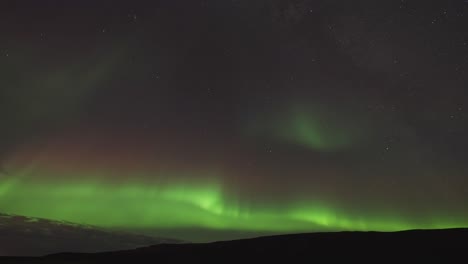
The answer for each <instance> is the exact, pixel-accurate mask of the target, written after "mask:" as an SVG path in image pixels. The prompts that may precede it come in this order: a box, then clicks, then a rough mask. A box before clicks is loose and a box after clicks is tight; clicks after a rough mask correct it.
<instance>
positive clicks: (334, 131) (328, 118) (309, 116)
mask: <svg viewBox="0 0 468 264" xmlns="http://www.w3.org/2000/svg"><path fill="white" fill-rule="evenodd" d="M286 116H287V118H286V119H285V120H284V121H283V122H278V124H279V126H278V127H277V128H276V130H277V133H278V135H279V136H280V137H281V138H282V139H283V140H286V141H289V142H292V143H295V144H298V145H302V146H304V147H307V148H311V149H315V150H318V151H335V150H338V149H341V148H345V147H349V146H351V145H352V144H353V143H355V141H356V140H357V139H358V133H357V130H358V129H357V128H356V127H355V126H354V125H352V124H349V123H348V122H349V121H348V120H347V118H346V117H345V116H339V115H336V114H330V113H329V111H327V110H326V109H321V108H317V109H315V110H312V109H309V108H306V107H296V108H294V109H293V110H291V111H290V112H289V113H288V115H286Z"/></svg>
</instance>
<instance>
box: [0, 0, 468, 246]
mask: <svg viewBox="0 0 468 264" xmlns="http://www.w3.org/2000/svg"><path fill="white" fill-rule="evenodd" d="M0 19H1V23H0V32H1V36H0V38H1V41H0V120H1V125H0V128H1V130H0V211H1V212H4V213H13V214H21V215H27V216H36V217H44V218H49V219H54V220H67V221H72V222H77V223H83V224H91V225H96V226H101V227H105V228H118V229H124V230H132V231H135V230H136V231H138V232H143V233H145V232H146V233H152V234H156V235H158V234H163V235H166V236H172V237H175V238H183V239H188V240H199V241H210V240H214V239H227V238H232V237H243V236H247V234H252V233H255V232H256V233H258V232H261V233H262V234H263V233H264V234H273V233H291V232H312V231H336V230H380V231H393V230H403V229H412V228H447V227H467V226H468V210H467V209H466V204H467V203H468V163H467V162H466V160H467V159H468V150H467V148H468V138H467V137H466V135H468V91H467V88H468V87H467V85H468V3H467V2H466V1H459V0H453V1H452V0H451V1H432V2H431V3H429V2H427V1H412V0H401V1H385V2H382V1H370V0H360V1H341V0H340V1H339V0H326V1H325V0H270V1H242V0H216V1H215V0H176V1H173V0H172V1H169V0H155V1H146V2H143V1H141V2H139V1H99V2H98V1H87V0H82V1H53V0H44V1H3V2H2V3H1V8H0ZM215 233H216V235H214V234H215Z"/></svg>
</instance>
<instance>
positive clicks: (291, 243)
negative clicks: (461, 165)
mask: <svg viewBox="0 0 468 264" xmlns="http://www.w3.org/2000/svg"><path fill="white" fill-rule="evenodd" d="M467 253H468V229H446V230H413V231H402V232H393V233H383V232H337V233H312V234H297V235H282V236H270V237H260V238H253V239H242V240H234V241H225V242H214V243H205V244H178V245H177V244H161V245H155V246H150V247H144V248H138V249H135V250H125V251H117V252H104V253H95V254H77V253H61V254H54V255H49V256H45V257H41V258H4V259H0V262H1V263H115V262H122V261H124V262H127V263H174V262H176V263H179V262H184V263H201V262H202V261H203V262H205V261H216V262H217V263H226V262H229V263H231V262H238V263H251V262H252V261H256V262H257V263H265V261H267V260H268V261H270V260H275V261H285V262H287V263H296V262H301V263H305V262H306V263H321V262H316V261H318V260H326V263H329V261H332V260H344V261H345V262H344V263H362V262H366V263H389V262H391V263H408V261H416V262H415V263H422V262H421V261H423V260H424V261H427V260H429V261H432V262H433V261H437V262H438V263H447V261H448V260H449V259H455V258H456V257H460V260H459V261H461V262H460V263H464V262H465V260H466V256H465V254H467Z"/></svg>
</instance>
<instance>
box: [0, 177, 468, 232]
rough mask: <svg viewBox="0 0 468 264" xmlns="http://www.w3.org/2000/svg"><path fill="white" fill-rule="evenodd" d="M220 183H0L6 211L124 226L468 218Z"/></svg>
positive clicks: (299, 228)
mask: <svg viewBox="0 0 468 264" xmlns="http://www.w3.org/2000/svg"><path fill="white" fill-rule="evenodd" d="M235 201H236V200H235V199H232V198H229V197H228V195H226V194H225V193H224V192H223V189H222V187H221V185H219V184H216V183H204V184H194V183H185V184H184V183H173V184H151V183H144V182H125V183H109V182H105V181H97V180H80V181H75V182H63V181H62V182H60V181H59V180H54V181H51V180H49V181H44V180H42V181H41V182H38V181H34V180H31V179H22V180H20V179H19V178H7V179H2V180H1V181H0V211H2V212H6V213H11V214H20V215H26V216H35V217H43V218H49V219H54V220H65V221H70V222H76V223H81V224H91V225H96V226H102V227H118V228H185V227H200V228H209V229H218V230H222V229H224V230H245V231H271V232H303V231H321V230H326V231H331V230H378V231H396V230H404V229H414V228H449V227H460V226H463V224H464V225H465V226H466V224H468V221H467V220H468V219H464V220H462V221H459V220H460V219H458V221H453V219H450V218H448V219H445V220H444V219H436V220H433V221H432V222H430V223H425V224H421V223H415V222H411V221H409V219H405V218H402V217H397V218H392V217H383V216H381V217H378V216H376V215H373V214H372V213H369V214H367V215H365V216H356V215H348V214H346V213H344V212H342V211H340V210H338V209H336V208H334V207H333V206H332V205H327V203H318V202H316V201H301V202H300V203H299V202H291V203H287V204H286V205H284V204H283V205H282V206H272V204H273V205H274V203H272V204H268V205H266V206H262V205H259V204H256V205H255V204H254V203H253V202H252V203H251V204H249V203H247V204H246V203H245V202H244V203H240V202H235Z"/></svg>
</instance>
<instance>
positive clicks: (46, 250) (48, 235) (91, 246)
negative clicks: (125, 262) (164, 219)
mask: <svg viewBox="0 0 468 264" xmlns="http://www.w3.org/2000/svg"><path fill="white" fill-rule="evenodd" d="M178 242H179V241H177V240H171V239H165V238H155V237H151V236H143V235H138V234H131V233H124V232H116V231H108V230H102V229H99V228H97V227H93V226H86V225H79V224H74V223H69V222H61V221H52V220H48V219H43V218H34V217H26V216H19V215H9V214H2V213H0V256H44V255H47V254H52V253H57V252H88V253H89V252H101V251H115V250H123V249H135V248H139V247H144V246H149V245H156V244H161V243H178ZM0 263H2V261H0Z"/></svg>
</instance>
